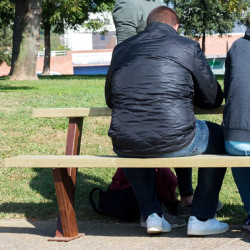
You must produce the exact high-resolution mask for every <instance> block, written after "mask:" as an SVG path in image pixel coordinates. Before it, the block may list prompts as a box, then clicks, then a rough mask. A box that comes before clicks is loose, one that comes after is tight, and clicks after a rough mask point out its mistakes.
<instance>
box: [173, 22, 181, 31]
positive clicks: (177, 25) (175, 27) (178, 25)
mask: <svg viewBox="0 0 250 250" xmlns="http://www.w3.org/2000/svg"><path fill="white" fill-rule="evenodd" d="M179 27H180V24H178V23H177V24H176V25H175V26H174V29H175V30H176V31H178V29H179Z"/></svg>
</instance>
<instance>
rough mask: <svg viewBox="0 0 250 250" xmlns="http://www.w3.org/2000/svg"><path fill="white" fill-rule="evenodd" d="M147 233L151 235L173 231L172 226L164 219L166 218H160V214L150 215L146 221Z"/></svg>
mask: <svg viewBox="0 0 250 250" xmlns="http://www.w3.org/2000/svg"><path fill="white" fill-rule="evenodd" d="M146 225H147V232H148V233H149V234H157V233H167V232H170V231H171V226H170V224H169V223H168V222H167V221H166V220H165V219H164V217H163V216H162V217H160V216H158V214H156V213H153V214H150V215H149V216H148V218H147V220H146Z"/></svg>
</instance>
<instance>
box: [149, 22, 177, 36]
mask: <svg viewBox="0 0 250 250" xmlns="http://www.w3.org/2000/svg"><path fill="white" fill-rule="evenodd" d="M155 29H160V30H167V31H168V32H170V33H172V34H176V35H178V32H177V31H176V30H175V29H174V28H173V27H171V26H170V25H168V24H166V23H158V22H154V23H150V24H148V25H147V27H146V28H145V31H153V30H155Z"/></svg>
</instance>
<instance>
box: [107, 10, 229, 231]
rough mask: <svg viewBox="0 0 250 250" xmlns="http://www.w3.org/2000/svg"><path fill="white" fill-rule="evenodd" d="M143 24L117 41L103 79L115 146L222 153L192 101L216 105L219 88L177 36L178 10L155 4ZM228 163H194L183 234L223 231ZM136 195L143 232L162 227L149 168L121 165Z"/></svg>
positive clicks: (182, 178) (133, 152) (215, 129)
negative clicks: (221, 201) (221, 200)
mask: <svg viewBox="0 0 250 250" xmlns="http://www.w3.org/2000/svg"><path fill="white" fill-rule="evenodd" d="M147 23H148V25H147V27H146V29H145V30H144V31H142V32H140V33H139V34H138V35H136V36H133V37H131V38H129V39H127V40H125V41H124V42H122V43H121V44H119V45H118V46H116V47H115V49H114V52H113V56H112V61H111V65H110V68H109V72H108V75H107V79H106V85H105V95H106V102H107V105H108V106H109V107H110V108H112V109H113V111H112V120H111V125H110V130H109V136H110V137H111V138H112V143H113V148H114V151H115V152H116V153H117V154H118V155H120V156H129V157H159V156H162V157H174V156H187V155H195V154H202V153H207V154H209V153H218V154H221V153H224V152H225V151H224V138H223V132H222V130H221V127H220V126H219V125H217V124H213V123H209V122H205V121H197V120H196V118H195V116H194V112H193V104H195V105H197V106H199V107H201V108H215V107H218V106H219V105H221V103H222V99H223V93H222V90H221V88H220V85H219V84H218V82H217V80H216V78H215V76H214V75H213V73H212V71H211V69H210V67H209V65H208V63H207V61H206V59H205V56H204V54H203V52H202V51H201V49H200V46H199V44H198V43H197V42H194V41H192V40H191V39H188V38H185V37H183V36H179V35H178V33H177V30H178V27H179V19H178V16H177V15H176V13H175V12H174V11H173V10H172V9H170V8H168V7H166V6H161V7H158V8H156V9H154V10H153V11H152V12H151V13H150V15H149V17H148V20H147ZM225 170H226V169H219V168H218V169H211V168H210V169H209V168H206V169H204V168H203V169H199V183H198V186H197V189H196V191H195V194H194V199H193V205H192V211H191V215H192V216H191V217H190V220H189V225H188V234H190V235H192V234H193V235H207V234H214V233H222V232H225V231H227V230H228V225H227V224H225V223H221V222H218V221H217V220H215V219H214V214H215V212H216V207H217V203H218V195H219V191H220V188H221V185H222V181H223V177H224V174H225ZM124 172H125V174H126V176H127V178H128V179H129V181H130V184H131V186H132V188H133V190H134V192H135V195H136V197H137V199H138V202H139V205H140V210H141V213H142V216H143V217H144V219H145V220H146V223H147V231H148V233H157V232H168V231H170V230H171V227H170V225H169V224H168V223H167V222H166V221H165V220H164V218H162V211H161V207H160V204H159V202H158V201H157V198H156V196H155V184H154V176H153V171H152V169H124ZM189 175H190V171H189V169H179V173H178V172H177V178H178V182H179V188H180V190H182V192H185V191H186V193H187V195H188V193H189V192H192V190H185V186H187V187H188V188H189V185H188V184H187V183H185V182H188V179H190V176H189Z"/></svg>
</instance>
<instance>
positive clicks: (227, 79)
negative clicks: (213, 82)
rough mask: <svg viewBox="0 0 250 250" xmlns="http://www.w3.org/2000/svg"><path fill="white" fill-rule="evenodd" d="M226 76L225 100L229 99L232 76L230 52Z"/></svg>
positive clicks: (226, 63) (226, 64)
mask: <svg viewBox="0 0 250 250" xmlns="http://www.w3.org/2000/svg"><path fill="white" fill-rule="evenodd" d="M225 68H226V70H225V74H224V94H225V99H226V98H227V94H228V90H229V87H230V81H229V79H230V74H231V58H230V51H229V52H228V53H227V57H226V61H225Z"/></svg>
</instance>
